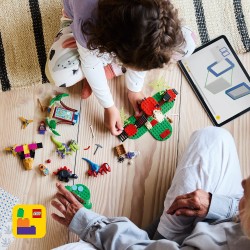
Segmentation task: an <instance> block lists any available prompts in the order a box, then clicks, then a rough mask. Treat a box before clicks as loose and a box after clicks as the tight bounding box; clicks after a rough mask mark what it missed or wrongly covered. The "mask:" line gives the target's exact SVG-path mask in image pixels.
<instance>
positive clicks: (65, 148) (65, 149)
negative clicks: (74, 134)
mask: <svg viewBox="0 0 250 250" xmlns="http://www.w3.org/2000/svg"><path fill="white" fill-rule="evenodd" d="M50 138H51V141H52V142H53V143H54V144H55V145H56V147H57V150H56V152H57V154H58V156H60V157H61V158H63V159H64V158H65V156H66V155H72V153H73V152H76V151H77V150H78V149H79V145H78V144H77V142H76V141H75V140H71V141H70V142H69V144H68V145H67V144H66V143H62V142H59V141H57V140H56V139H55V137H54V136H51V137H50Z"/></svg>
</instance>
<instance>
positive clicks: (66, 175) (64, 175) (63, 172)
mask: <svg viewBox="0 0 250 250" xmlns="http://www.w3.org/2000/svg"><path fill="white" fill-rule="evenodd" d="M53 174H54V175H57V177H58V180H59V181H64V182H69V179H70V178H73V179H77V178H78V176H77V175H76V174H72V171H71V170H70V169H69V168H67V167H66V166H64V167H61V168H58V169H57V171H55V172H53Z"/></svg>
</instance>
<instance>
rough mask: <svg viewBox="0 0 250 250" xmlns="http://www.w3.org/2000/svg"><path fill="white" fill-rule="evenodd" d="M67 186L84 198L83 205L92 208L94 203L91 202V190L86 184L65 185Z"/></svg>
mask: <svg viewBox="0 0 250 250" xmlns="http://www.w3.org/2000/svg"><path fill="white" fill-rule="evenodd" d="M65 188H66V189H67V190H69V191H70V192H72V193H74V194H76V195H77V196H79V197H80V198H81V199H82V200H84V203H83V206H84V207H85V208H87V209H91V208H92V203H91V202H90V190H89V189H88V188H87V187H86V186H85V185H83V184H75V185H73V186H65Z"/></svg>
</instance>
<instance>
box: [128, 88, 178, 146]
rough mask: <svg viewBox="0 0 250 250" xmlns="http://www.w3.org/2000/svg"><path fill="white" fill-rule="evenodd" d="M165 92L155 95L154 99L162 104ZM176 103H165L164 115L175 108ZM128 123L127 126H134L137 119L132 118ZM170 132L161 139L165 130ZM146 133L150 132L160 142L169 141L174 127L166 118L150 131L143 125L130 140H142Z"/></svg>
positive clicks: (163, 107) (149, 119)
mask: <svg viewBox="0 0 250 250" xmlns="http://www.w3.org/2000/svg"><path fill="white" fill-rule="evenodd" d="M163 95H164V92H163V91H161V92H157V93H156V94H155V95H153V96H152V97H153V98H154V99H155V100H156V101H157V102H160V101H161V100H162V98H163ZM174 103H175V101H174V100H173V101H171V102H165V103H163V104H162V105H161V112H162V113H163V114H166V113H167V112H168V111H169V110H170V109H171V108H173V106H174ZM153 119H154V118H153V117H152V116H151V117H148V118H147V120H148V121H149V122H151V121H152V120H153ZM127 121H128V122H127V123H126V126H127V125H129V124H134V123H135V122H136V118H135V117H134V116H130V117H129V118H128V120H127ZM167 129H168V130H169V131H170V133H169V135H168V136H166V137H165V138H161V136H160V135H161V133H162V132H163V131H165V130H167ZM146 132H149V133H150V134H151V135H152V136H153V137H154V138H155V139H156V140H158V141H165V140H167V139H168V138H169V137H170V136H171V135H172V126H171V124H170V123H169V121H168V120H167V119H166V118H164V120H163V121H162V122H160V123H158V124H156V125H155V126H153V127H152V128H151V129H150V130H148V129H147V127H146V126H145V125H143V126H142V127H140V128H138V130H137V133H136V134H135V135H133V136H129V137H128V138H130V139H138V138H140V137H141V136H142V135H144V134H145V133H146Z"/></svg>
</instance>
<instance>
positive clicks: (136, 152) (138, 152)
mask: <svg viewBox="0 0 250 250" xmlns="http://www.w3.org/2000/svg"><path fill="white" fill-rule="evenodd" d="M138 155H140V151H134V152H128V153H126V154H125V157H126V158H127V159H130V160H131V159H134V158H135V157H137V156H138Z"/></svg>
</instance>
